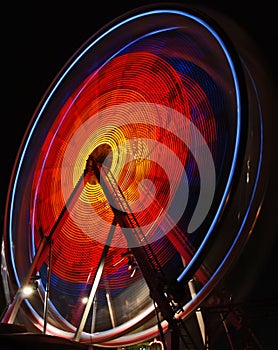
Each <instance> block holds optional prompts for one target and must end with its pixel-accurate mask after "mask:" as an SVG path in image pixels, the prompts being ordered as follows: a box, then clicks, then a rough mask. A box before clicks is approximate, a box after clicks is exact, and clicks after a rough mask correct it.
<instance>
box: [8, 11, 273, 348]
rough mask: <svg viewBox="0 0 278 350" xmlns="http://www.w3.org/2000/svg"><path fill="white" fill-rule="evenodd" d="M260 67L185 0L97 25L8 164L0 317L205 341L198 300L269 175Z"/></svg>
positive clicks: (63, 333) (140, 337)
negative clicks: (1, 310)
mask: <svg viewBox="0 0 278 350" xmlns="http://www.w3.org/2000/svg"><path fill="white" fill-rule="evenodd" d="M259 75H260V73H259V74H257V72H255V71H254V67H253V66H252V64H250V62H249V60H248V58H245V56H244V54H243V52H242V50H241V48H240V47H238V46H237V45H236V44H235V42H234V38H233V36H232V34H231V35H230V33H229V32H226V31H225V28H223V27H222V25H219V23H218V22H217V21H216V20H215V19H214V18H213V16H212V17H210V16H208V15H207V14H205V13H204V12H202V11H199V10H193V9H191V8H186V7H183V6H177V5H176V6H175V5H167V6H164V5H163V6H161V5H160V6H152V7H151V6H149V7H145V8H140V9H137V10H135V11H132V12H129V13H127V14H125V15H124V16H121V17H120V18H117V19H116V20H115V21H113V22H111V23H109V25H107V26H106V27H104V28H103V29H101V30H100V31H99V32H97V33H96V34H95V35H94V36H92V37H91V38H90V39H89V40H88V41H87V42H86V43H85V44H84V45H83V46H82V47H81V48H80V49H79V50H78V52H76V53H75V54H74V56H73V57H72V58H71V59H70V60H69V61H68V62H67V64H66V65H65V66H64V68H63V69H62V70H61V71H60V73H59V74H58V75H57V77H56V78H55V80H54V81H53V83H52V84H51V87H50V88H49V90H48V91H47V93H46V95H45V96H44V98H43V99H42V100H41V102H40V104H39V106H38V108H37V110H36V113H35V114H34V115H33V118H32V120H31V123H30V125H29V128H28V132H27V133H26V136H25V139H24V140H23V142H22V146H21V148H20V150H19V153H18V154H19V157H18V160H17V162H16V164H15V165H14V171H13V178H12V186H11V188H10V192H9V196H8V206H9V210H8V211H7V213H8V214H7V216H6V218H5V233H4V238H3V251H2V257H3V265H4V270H5V271H6V272H5V273H2V275H4V282H5V283H4V286H5V293H6V298H7V302H8V303H9V305H8V307H7V309H6V310H5V313H4V315H3V316H2V322H4V323H14V322H16V320H19V321H20V322H21V323H24V325H25V326H26V328H27V329H30V330H31V331H32V332H35V333H36V332H37V333H41V332H43V333H44V334H47V335H53V336H59V337H61V338H65V339H72V340H74V341H77V342H79V343H84V344H90V345H95V346H99V347H107V348H109V347H110V348H112V347H120V346H129V345H134V344H138V343H140V342H144V341H146V340H152V339H156V338H157V337H162V335H163V334H165V333H166V332H167V331H168V330H172V331H173V332H175V334H177V335H178V336H180V338H181V341H182V342H183V344H184V346H186V348H188V349H194V348H200V346H205V343H206V335H205V326H204V320H203V318H202V314H201V313H200V312H199V311H198V310H199V309H200V306H201V305H202V304H203V303H204V302H205V301H206V300H207V298H208V297H209V296H210V295H211V294H212V293H213V292H214V290H215V288H216V287H217V286H218V284H219V282H220V281H221V279H222V278H223V277H224V276H225V274H226V273H227V271H228V270H229V268H230V267H231V266H232V264H233V261H234V260H235V259H236V258H237V257H238V256H239V255H240V253H241V252H242V250H243V247H244V246H245V244H246V242H247V240H248V238H249V236H250V233H251V232H252V230H253V227H254V226H255V223H256V220H257V218H258V215H259V211H260V207H261V204H262V199H263V197H264V193H265V189H266V185H267V180H268V176H269V174H268V173H267V171H266V170H265V169H266V168H267V167H268V164H267V162H268V159H267V158H268V156H267V155H268V154H269V149H270V147H271V142H272V141H271V139H270V138H267V137H265V135H266V133H268V132H269V123H270V122H269V111H268V110H266V112H265V109H264V107H262V106H263V103H265V96H264V94H263V92H262V90H261V88H260V85H259V83H260V79H261V77H260V76H259ZM262 79H264V77H262ZM263 110H264V113H263ZM30 284H33V286H34V285H35V287H36V288H35V292H34V293H33V294H32V296H31V297H29V298H27V297H26V296H25V295H24V293H23V288H24V287H26V286H27V285H30ZM193 317H194V319H193ZM193 329H194V330H193ZM196 330H197V332H199V339H196V337H194V338H195V339H192V336H191V335H192V332H196ZM194 334H195V333H194ZM162 338H163V337H162ZM200 344H201V345H200Z"/></svg>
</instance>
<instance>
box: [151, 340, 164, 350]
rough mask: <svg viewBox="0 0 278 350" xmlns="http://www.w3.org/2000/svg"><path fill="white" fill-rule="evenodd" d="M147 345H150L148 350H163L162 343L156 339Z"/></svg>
mask: <svg viewBox="0 0 278 350" xmlns="http://www.w3.org/2000/svg"><path fill="white" fill-rule="evenodd" d="M149 345H150V349H153V350H164V346H163V343H162V342H161V341H160V340H157V339H156V338H154V340H153V341H151V342H150V344H149Z"/></svg>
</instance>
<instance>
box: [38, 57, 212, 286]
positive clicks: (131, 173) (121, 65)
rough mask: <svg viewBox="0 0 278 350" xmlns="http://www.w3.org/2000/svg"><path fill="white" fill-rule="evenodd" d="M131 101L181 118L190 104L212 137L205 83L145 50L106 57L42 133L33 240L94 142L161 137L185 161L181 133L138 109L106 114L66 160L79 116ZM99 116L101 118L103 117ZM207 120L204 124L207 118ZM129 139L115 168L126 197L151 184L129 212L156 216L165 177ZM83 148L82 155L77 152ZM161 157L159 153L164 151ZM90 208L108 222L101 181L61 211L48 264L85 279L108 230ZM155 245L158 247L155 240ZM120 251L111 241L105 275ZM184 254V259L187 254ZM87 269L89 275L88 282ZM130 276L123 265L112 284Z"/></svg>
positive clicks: (52, 218) (48, 224)
mask: <svg viewBox="0 0 278 350" xmlns="http://www.w3.org/2000/svg"><path fill="white" fill-rule="evenodd" d="M130 102H148V103H155V104H160V105H164V106H167V107H170V108H172V109H173V110H176V111H178V112H179V113H181V114H182V115H184V116H185V117H186V118H191V116H190V110H191V107H192V106H193V105H194V107H195V109H196V110H197V112H196V113H197V114H198V116H199V118H198V119H196V125H197V127H199V128H200V131H201V132H202V133H203V136H204V137H205V139H206V140H207V143H208V144H209V145H212V144H213V141H214V140H215V138H216V130H215V125H214V119H213V114H212V111H211V108H210V105H209V102H208V100H207V98H206V95H205V93H204V92H203V90H202V89H201V88H200V86H198V85H197V83H194V82H193V81H192V79H190V78H189V77H186V76H183V75H180V74H179V73H178V72H176V71H175V69H174V68H173V67H172V66H171V65H170V64H169V63H167V62H166V61H165V60H163V59H162V58H160V57H158V56H156V55H153V54H150V53H148V52H138V53H131V54H126V55H123V56H120V57H116V58H114V59H112V60H111V61H109V62H108V63H107V64H106V65H105V66H104V67H103V68H102V69H100V70H99V71H97V72H93V73H92V74H91V75H90V76H88V78H87V79H86V80H85V81H84V82H83V84H82V85H81V86H80V87H79V88H78V90H77V91H76V92H75V94H74V95H72V96H71V97H70V98H69V99H68V100H67V101H66V102H65V104H64V106H63V108H62V109H61V111H60V113H59V114H58V115H57V118H56V120H55V123H53V125H52V127H51V129H50V130H49V133H48V135H47V137H46V140H45V142H44V145H43V147H42V150H41V157H40V159H39V160H38V163H37V166H36V172H35V176H34V180H33V189H34V196H35V194H36V197H34V199H35V201H34V208H33V213H32V215H33V214H34V217H35V228H36V232H35V243H36V245H38V244H39V241H40V239H41V237H40V233H39V232H40V228H41V229H42V231H43V232H44V234H45V235H48V234H49V233H50V231H51V229H52V227H53V225H54V223H55V222H56V220H57V218H58V216H59V215H60V213H61V210H62V208H63V207H64V205H65V198H64V195H63V186H64V187H67V188H68V193H71V191H72V190H73V189H74V187H75V185H76V183H77V180H78V178H79V177H80V176H81V174H82V172H83V171H84V169H85V166H86V160H87V157H88V156H89V154H90V153H91V152H92V151H93V148H95V147H96V146H98V145H99V144H101V143H104V142H105V143H107V144H110V145H111V147H112V148H113V147H114V146H115V145H117V146H118V145H124V144H125V142H126V141H127V140H131V141H136V140H139V139H141V138H148V139H152V140H155V141H158V142H160V143H162V144H164V145H165V146H167V147H168V148H169V149H171V151H172V152H173V153H174V154H175V155H176V156H177V157H178V158H179V159H180V161H181V163H182V164H185V163H186V159H187V148H186V147H185V145H184V144H183V143H182V142H181V140H179V139H178V138H177V137H176V136H175V135H174V134H172V133H171V132H169V131H168V130H167V129H166V128H163V127H157V126H155V125H153V124H151V121H152V115H144V114H143V113H142V119H141V120H138V119H137V118H136V119H134V120H133V116H129V120H128V121H127V123H126V124H125V125H123V126H121V127H120V128H115V129H113V118H114V117H113V116H111V126H110V129H105V128H100V129H99V130H98V129H96V130H94V135H93V136H92V139H90V138H88V139H84V140H80V145H75V146H74V149H73V152H72V154H73V156H72V159H70V160H67V162H65V159H66V157H65V152H66V151H67V147H68V144H69V142H70V140H71V138H72V137H73V136H74V134H75V133H76V130H77V129H79V130H82V128H83V127H84V123H85V122H86V121H88V120H90V119H91V118H96V120H97V118H99V113H100V112H101V111H104V110H105V109H106V108H108V107H112V106H119V105H123V104H125V103H130ZM204 112H205V113H204ZM203 115H206V116H207V115H209V118H207V119H206V120H204V118H203ZM99 122H100V125H101V120H99ZM208 122H209V123H210V125H207V123H208ZM205 123H206V125H205ZM177 127H179V126H178V124H177ZM92 142H93V143H92ZM132 144H133V145H135V146H136V149H135V154H136V155H137V159H136V160H133V161H130V162H127V163H125V164H118V167H119V168H120V171H119V172H118V173H117V174H118V178H117V181H118V184H119V186H120V187H121V189H122V191H123V193H124V195H125V198H126V199H127V200H128V201H129V202H136V201H137V200H138V198H139V197H140V193H139V191H138V188H139V187H138V186H139V183H140V181H142V180H144V179H149V180H151V181H152V182H153V183H154V185H155V198H151V199H152V202H151V203H150V205H148V206H147V208H143V209H142V210H139V209H138V211H137V212H136V213H135V214H136V217H137V219H138V222H139V224H140V225H141V224H146V223H151V222H152V221H153V220H155V218H156V217H157V216H158V215H159V213H160V211H161V210H163V208H164V207H165V206H166V204H167V202H168V200H169V179H168V177H167V174H165V172H164V171H163V169H162V167H161V166H159V165H158V164H155V163H154V162H152V161H151V160H149V159H148V157H147V155H148V152H147V151H148V150H146V149H145V148H144V147H145V145H144V144H143V143H139V142H138V143H136V142H134V143H132ZM76 149H78V151H77V150H76ZM133 151H134V150H133ZM82 152H83V153H82ZM83 154H84V155H85V156H82V155H83ZM159 156H161V157H163V154H160V155H159ZM62 171H64V172H66V174H67V176H66V180H65V178H64V179H62ZM178 180H179V175H178V174H177V176H176V178H175V169H173V178H172V179H171V181H178ZM62 181H67V183H66V184H65V183H62ZM91 208H93V209H94V211H95V212H96V213H97V214H98V216H99V217H101V218H103V219H105V220H106V221H107V222H110V223H111V222H112V220H113V212H112V210H111V208H110V206H109V203H108V201H107V199H106V197H105V195H104V194H103V192H102V190H101V187H100V185H99V184H86V185H85V187H84V188H83V191H82V193H81V195H80V199H79V200H78V201H77V202H76V204H75V206H74V211H73V213H72V216H67V217H66V218H65V221H64V222H63V225H62V227H61V228H60V229H59V230H58V232H55V237H53V238H54V244H53V263H52V270H53V272H54V273H55V274H56V275H57V276H59V277H60V278H62V279H63V280H65V281H71V282H76V283H85V282H91V280H92V278H93V277H94V271H95V270H96V268H97V265H98V263H99V260H100V256H101V253H102V251H103V244H101V243H99V240H98V237H99V236H107V234H108V232H106V231H105V232H102V227H101V225H99V224H98V223H95V222H94V218H93V216H91V214H90V213H91V212H90V210H91ZM138 208H140V207H138ZM75 217H78V222H82V223H83V225H84V227H85V228H86V227H88V229H89V230H92V231H93V232H94V234H95V236H94V237H92V236H90V235H88V234H87V233H86V232H87V231H86V229H83V227H82V228H80V226H78V225H77V224H76V220H75V219H74V218H75ZM115 239H117V237H116V238H115ZM157 249H158V250H159V251H161V250H162V251H163V249H162V248H161V247H157ZM190 249H191V248H190ZM124 251H125V249H123V248H113V247H111V249H110V251H109V253H108V256H107V259H106V265H105V270H104V276H105V275H109V274H112V273H113V272H115V271H116V270H118V269H119V268H120V267H122V266H123V264H125V263H126V261H124V260H122V253H123V252H124ZM169 252H171V250H169V249H168V250H167V254H168V255H167V256H165V254H164V255H163V254H162V255H163V259H162V260H163V261H166V260H167V259H170V258H171V256H170V254H169ZM186 258H187V259H189V255H187V256H186ZM121 260H122V262H121V263H119V261H121ZM88 276H91V277H90V279H91V280H90V281H88ZM135 276H136V275H135ZM129 278H130V273H129V272H128V271H127V273H126V275H122V279H121V280H119V279H118V280H117V287H119V285H123V286H124V285H126V284H127V283H128V282H127V280H128V279H129ZM110 287H112V288H113V286H110ZM115 288H116V287H115Z"/></svg>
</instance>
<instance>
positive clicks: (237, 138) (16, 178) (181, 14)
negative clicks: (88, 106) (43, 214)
mask: <svg viewBox="0 0 278 350" xmlns="http://www.w3.org/2000/svg"><path fill="white" fill-rule="evenodd" d="M163 13H165V14H173V15H180V16H183V17H186V18H190V19H192V20H194V21H195V22H197V23H199V24H200V25H201V26H203V27H205V28H206V29H207V30H208V31H209V32H210V33H211V34H212V35H213V37H214V38H215V39H216V40H217V42H218V43H219V45H220V47H221V48H222V50H223V52H224V53H225V56H226V58H227V60H228V62H229V65H230V68H231V72H232V75H233V78H234V84H235V92H236V101H237V129H236V138H235V150H234V155H233V160H232V165H231V170H230V174H229V177H228V181H227V185H226V188H225V191H224V194H223V197H222V200H221V201H220V205H219V208H218V210H217V213H216V215H215V218H214V220H213V221H212V224H211V226H210V228H209V230H208V233H207V234H206V237H205V238H204V240H203V242H202V244H201V245H200V247H199V249H198V250H197V252H196V253H195V255H194V257H193V259H192V260H191V262H190V263H189V264H188V265H187V267H186V268H185V270H184V271H183V273H182V274H181V275H180V276H179V278H178V280H179V281H180V280H181V279H182V278H183V276H184V275H185V274H186V272H187V271H188V269H190V267H191V266H192V264H194V262H195V261H196V259H197V257H198V256H199V254H200V253H201V251H202V250H203V248H204V246H205V244H206V243H207V241H208V239H209V237H210V235H211V233H212V231H213V229H214V226H215V224H216V222H217V220H218V218H219V215H220V213H221V211H222V209H223V206H224V203H225V201H226V197H227V195H228V193H229V190H230V187H231V183H232V179H233V176H234V171H235V167H236V162H237V156H238V150H239V141H240V126H241V120H240V119H241V103H240V88H239V83H238V79H237V74H236V70H235V67H234V65H233V61H232V58H231V56H230V55H229V52H228V50H227V49H226V46H225V44H224V42H223V41H222V40H221V38H220V37H219V35H218V34H217V32H215V31H214V30H213V28H211V27H210V26H208V24H207V23H206V22H205V21H203V20H201V19H200V18H198V17H196V16H194V15H192V14H190V13H187V12H184V11H179V10H172V9H168V10H166V9H164V10H153V11H148V12H145V13H143V14H139V15H135V16H133V17H130V18H128V19H126V20H124V21H122V22H120V23H118V24H116V25H115V26H113V27H112V28H111V29H109V30H107V31H106V32H105V33H103V34H102V35H100V36H99V37H98V38H97V39H95V40H94V41H93V42H92V43H90V44H89V45H88V47H86V48H85V49H84V50H83V51H82V52H81V53H80V54H79V55H78V56H77V57H76V58H75V59H74V61H73V62H72V63H71V64H70V65H69V66H68V68H67V69H66V70H65V72H64V73H63V74H62V75H61V77H60V78H59V79H58V80H57V82H56V84H55V86H54V87H53V89H52V90H51V91H50V93H49V95H48V97H47V98H46V100H45V101H44V103H43V105H42V107H41V109H40V111H39V113H38V115H37V117H36V119H35V120H34V123H33V125H32V128H31V130H30V133H29V135H28V137H27V140H26V142H25V145H24V148H23V151H22V155H21V157H20V160H19V165H18V167H17V171H16V175H15V181H14V186H13V189H12V195H11V213H13V208H14V200H15V192H16V187H17V183H18V178H19V176H20V171H21V167H22V163H23V161H24V157H25V155H26V151H27V147H28V145H29V143H30V140H31V138H32V136H33V133H34V132H35V129H36V126H37V124H38V122H39V120H40V118H41V117H42V114H43V112H44V110H45V109H46V108H47V105H48V102H49V101H50V99H51V98H52V96H53V94H54V93H55V92H56V90H57V89H58V88H59V86H60V84H61V83H62V82H63V80H64V78H65V77H66V76H67V75H68V74H69V73H70V71H71V70H72V69H73V67H74V66H75V65H76V64H77V62H78V61H80V60H81V59H82V57H83V56H84V55H85V54H86V53H87V52H88V51H89V50H91V49H92V48H93V46H94V45H96V44H97V43H98V42H99V41H100V40H102V39H103V38H104V37H105V36H107V35H108V34H109V33H111V32H113V31H115V30H116V29H117V28H119V27H121V26H124V25H125V24H126V23H128V22H132V21H136V19H138V18H141V17H146V16H152V15H159V14H163ZM171 29H173V28H169V29H164V30H171ZM161 31H162V30H160V31H159V30H158V31H154V32H153V33H148V34H147V35H152V34H155V33H158V32H161ZM129 45H130V43H129V44H128V45H126V47H127V46H129ZM123 49H124V48H123ZM123 49H122V50H123ZM117 54H118V53H116V54H115V55H117ZM115 55H114V56H115ZM114 56H112V57H111V58H110V59H112V58H113V57H114ZM12 216H13V215H12V214H10V220H9V238H10V242H12V228H13V227H12V224H13V223H12ZM10 249H11V260H12V266H13V269H14V272H15V278H16V281H17V283H18V285H19V284H20V282H19V279H18V276H17V273H16V266H15V261H14V256H13V254H12V244H11V245H10ZM34 251H35V250H34ZM33 253H34V252H33Z"/></svg>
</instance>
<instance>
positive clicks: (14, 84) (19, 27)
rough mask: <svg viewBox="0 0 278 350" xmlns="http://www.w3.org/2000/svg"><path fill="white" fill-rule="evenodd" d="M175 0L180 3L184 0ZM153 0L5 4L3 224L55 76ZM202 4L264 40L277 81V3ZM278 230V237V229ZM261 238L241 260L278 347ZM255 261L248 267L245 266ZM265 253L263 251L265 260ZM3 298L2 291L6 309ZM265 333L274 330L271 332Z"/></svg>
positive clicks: (271, 266)
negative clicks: (105, 31) (25, 143)
mask: <svg viewBox="0 0 278 350" xmlns="http://www.w3.org/2000/svg"><path fill="white" fill-rule="evenodd" d="M161 2H162V1H160V3H161ZM164 2H169V1H164ZM175 2H176V3H178V1H175ZM151 3H155V2H154V1H117V2H116V1H113V2H112V1H111V2H110V1H109V2H108V1H99V2H97V1H82V0H79V1H76V2H65V1H58V0H57V1H56V2H48V1H46V2H39V1H29V2H24V4H21V5H17V4H15V3H10V5H8V7H7V8H6V10H4V11H3V10H2V20H4V19H5V20H6V23H7V25H6V28H5V30H4V32H2V36H3V37H4V40H3V41H2V50H1V51H2V54H3V56H4V58H5V61H7V63H5V64H4V66H2V69H3V72H2V73H3V75H5V76H6V77H7V82H6V87H4V86H2V88H3V89H4V91H5V93H4V99H3V100H2V104H3V108H2V113H3V114H2V132H1V135H2V137H1V142H2V147H1V149H2V157H1V158H2V161H1V182H0V191H1V192H0V225H1V228H2V227H3V222H4V210H5V201H6V197H7V192H8V187H9V182H10V177H11V173H12V168H13V166H14V164H15V160H16V155H17V152H18V149H19V147H20V143H21V141H22V139H23V136H24V133H25V131H26V129H27V126H28V123H29V122H30V120H31V118H32V115H33V113H34V112H35V109H36V107H37V105H38V104H39V102H40V100H41V98H42V97H43V94H44V93H45V92H46V90H47V88H48V87H49V85H50V84H51V82H52V80H53V79H54V78H55V76H56V75H57V74H58V73H59V71H60V69H61V68H62V67H63V66H64V65H65V64H66V62H67V60H68V59H69V58H70V57H71V56H72V55H73V54H74V53H75V52H76V51H77V50H78V49H79V48H80V46H81V45H82V44H84V42H85V41H86V40H87V39H89V37H90V36H92V35H93V34H94V33H95V32H96V31H97V30H98V29H100V28H102V27H103V26H104V25H106V24H108V23H109V22H110V21H112V20H114V19H115V18H116V17H118V16H120V15H122V14H124V13H125V12H127V11H129V10H133V9H135V8H136V7H140V6H143V5H146V4H151ZM180 3H184V4H186V3H187V2H186V1H180ZM191 3H193V2H191ZM189 4H190V2H189ZM197 4H201V5H202V4H204V5H208V6H210V7H211V8H214V9H217V10H220V11H222V12H223V13H225V14H226V15H228V16H231V17H232V18H233V19H234V20H236V21H237V22H238V23H239V24H240V25H241V26H242V27H244V28H245V29H246V30H247V32H248V33H249V34H250V36H251V37H252V38H253V39H254V40H255V42H256V43H257V45H258V47H259V49H260V50H261V52H262V54H263V56H264V59H265V64H266V65H267V68H268V69H269V71H270V72H271V76H272V78H273V80H274V82H275V83H276V80H277V63H276V62H277V59H278V54H277V43H278V40H277V39H278V30H277V21H278V20H277V18H276V8H274V2H272V1H269V0H267V1H262V2H260V3H257V2H256V3H255V2H249V1H241V2H239V1H238V2H234V1H231V2H229V1H226V2H224V1H221V2H217V1H199V2H197ZM3 85H4V84H3ZM273 103H274V104H275V103H277V101H273ZM3 111H4V112H3ZM274 117H277V116H274ZM273 125H274V127H276V126H277V121H273ZM277 152H278V150H277V149H276V150H274V151H273V153H274V154H275V153H276V154H277ZM276 159H277V157H276ZM273 167H274V168H277V163H276V161H274V163H273ZM274 182H275V181H274ZM274 185H275V184H274ZM276 187H277V186H276ZM269 191H270V192H271V191H272V189H271V188H270V189H269ZM276 192H277V191H276ZM269 201H270V202H272V204H269V203H268V205H273V206H276V208H278V204H277V203H278V199H277V197H276V196H275V194H274V196H273V198H271V200H269ZM272 213H273V211H272ZM277 214H278V211H277ZM265 215H266V214H265ZM270 215H273V214H270ZM271 220H272V221H274V220H276V215H275V216H274V215H273V217H271V218H270V221H271ZM276 227H277V225H276ZM261 229H263V230H265V234H266V236H267V233H268V228H267V227H264V228H263V227H262V228H261ZM276 233H277V236H278V231H277V232H276ZM266 239H267V238H266ZM260 243H261V242H260V241H257V240H256V238H254V241H253V242H251V244H250V248H249V251H248V249H247V251H246V253H245V256H244V258H243V259H242V260H240V262H239V264H240V265H241V266H240V269H241V271H242V274H243V273H244V271H245V272H246V271H248V270H247V269H248V268H250V266H252V264H253V265H254V267H253V268H254V269H258V276H257V280H256V282H255V284H254V288H253V290H252V292H251V294H250V301H254V300H255V301H259V302H260V305H259V308H260V309H259V310H258V312H259V314H258V317H257V318H261V322H260V325H259V327H262V329H264V328H268V329H267V331H263V336H265V337H266V338H268V339H269V337H272V335H273V348H270V349H269V350H272V349H273V350H274V349H275V346H274V339H275V337H274V331H273V330H275V329H274V326H275V323H276V325H277V324H278V322H277V320H278V314H277V304H276V303H273V300H277V296H278V292H277V282H276V281H277V271H276V269H275V266H277V263H276V255H277V253H276V252H277V250H276V248H277V239H276V240H272V242H271V243H270V245H271V247H268V249H267V250H264V253H265V257H264V259H263V260H264V264H263V266H259V268H258V266H257V262H258V261H257V258H256V254H262V253H260V249H259V247H258V245H260ZM250 259H251V265H250ZM247 260H248V265H247V266H248V267H246V268H245V264H246V261H247ZM261 260H262V259H261V258H260V259H259V261H261ZM246 273H248V272H246ZM3 302H4V300H3V298H2V301H1V309H2V307H3ZM261 302H262V303H264V304H263V305H264V306H265V307H262V304H261ZM269 317H270V318H271V319H269ZM266 318H267V320H266ZM271 326H273V327H272V329H271V328H270V327H271ZM264 332H265V334H266V335H264ZM271 342H272V340H271ZM271 346H272V344H271Z"/></svg>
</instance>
